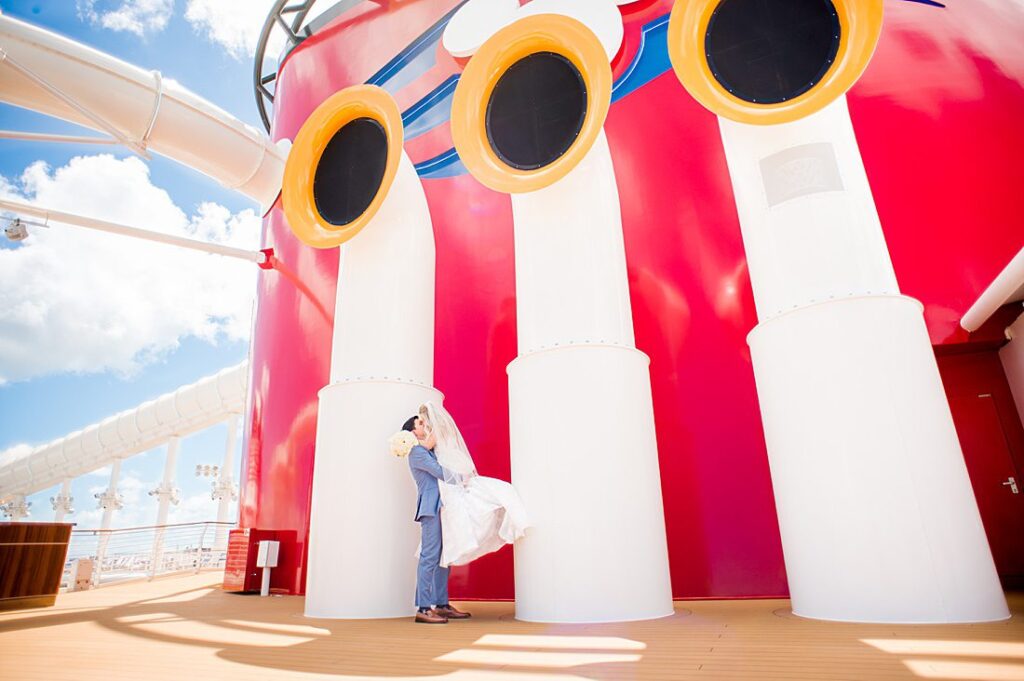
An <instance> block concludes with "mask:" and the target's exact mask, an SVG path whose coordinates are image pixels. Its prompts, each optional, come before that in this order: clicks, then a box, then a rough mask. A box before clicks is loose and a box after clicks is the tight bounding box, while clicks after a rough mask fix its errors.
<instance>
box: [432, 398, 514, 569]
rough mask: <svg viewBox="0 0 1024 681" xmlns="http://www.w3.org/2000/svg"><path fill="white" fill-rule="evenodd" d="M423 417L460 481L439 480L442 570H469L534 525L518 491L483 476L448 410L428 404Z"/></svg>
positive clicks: (449, 468) (438, 452)
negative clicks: (466, 567)
mask: <svg viewBox="0 0 1024 681" xmlns="http://www.w3.org/2000/svg"><path fill="white" fill-rule="evenodd" d="M420 416H421V417H422V418H424V419H425V420H426V422H427V425H428V428H429V429H430V432H432V433H433V434H434V435H435V436H436V438H437V444H436V446H435V447H434V453H435V454H436V455H437V461H438V463H440V464H441V466H442V468H444V469H445V470H447V471H449V472H450V473H451V474H452V475H453V476H454V478H453V479H451V480H443V481H442V480H439V481H438V483H437V484H438V488H439V489H440V492H441V537H442V549H441V567H449V566H452V565H465V564H467V563H469V562H472V561H474V560H476V559H477V558H479V557H480V556H484V555H487V554H488V553H492V552H494V551H497V550H498V549H500V548H501V547H502V546H504V545H505V544H511V543H513V542H514V541H515V540H516V539H519V538H520V537H522V536H523V534H524V533H525V532H526V529H527V528H528V527H529V526H530V523H529V519H528V518H527V515H526V509H525V508H524V507H523V502H522V500H521V499H520V498H519V494H518V493H517V492H516V490H515V488H514V487H512V485H510V484H509V483H507V482H505V481H504V480H498V479H497V478H487V477H484V476H482V475H477V472H476V466H474V465H473V458H472V457H471V456H470V454H469V450H468V449H467V448H466V443H465V442H464V441H463V439H462V434H461V433H459V429H458V427H457V426H456V425H455V421H454V420H453V419H452V417H451V415H450V414H449V413H448V412H447V411H446V410H445V409H444V407H442V406H440V405H437V404H434V403H433V402H428V403H426V404H425V405H423V407H421V408H420Z"/></svg>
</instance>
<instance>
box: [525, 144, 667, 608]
mask: <svg viewBox="0 0 1024 681" xmlns="http://www.w3.org/2000/svg"><path fill="white" fill-rule="evenodd" d="M512 211H513V215H514V219H515V249H516V305H517V308H516V309H517V330H518V337H519V356H518V357H517V358H516V360H515V361H513V362H512V363H511V364H510V365H509V367H508V374H509V410H510V435H511V457H512V482H513V484H514V485H515V487H516V489H517V490H518V491H519V494H520V495H521V496H522V499H523V502H524V504H525V505H526V509H527V511H528V512H529V514H530V520H531V522H532V523H533V528H531V529H530V530H529V531H528V532H527V534H526V536H525V537H524V538H523V539H520V540H519V541H518V542H516V548H515V579H516V617H517V618H518V619H522V620H529V621H538V622H613V621H627V620H640V619H651V618H655V617H664V616H667V615H671V614H672V611H673V610H672V592H671V585H670V581H669V567H668V548H667V543H666V537H665V517H664V510H663V507H662V498H661V478H660V472H659V468H658V449H657V442H656V440H655V431H654V410H653V406H652V402H651V385H650V374H649V370H648V364H649V359H648V358H647V356H646V355H645V354H643V353H642V352H640V351H639V350H637V349H636V347H635V342H634V336H633V317H632V310H631V307H630V301H629V285H628V281H627V277H626V256H625V250H624V247H623V237H622V217H621V211H620V206H619V194H618V187H617V185H616V181H615V171H614V168H613V166H612V159H611V154H610V152H609V149H608V141H607V139H606V137H605V134H604V132H601V134H600V135H599V137H598V138H597V140H596V141H595V143H594V146H593V148H592V149H591V150H590V152H589V153H588V154H587V156H586V157H584V159H583V161H582V162H581V163H580V165H579V166H577V167H576V168H574V169H573V170H572V171H570V173H569V174H568V175H566V176H565V177H564V178H562V179H561V180H559V181H558V182H556V183H555V184H553V185H551V186H550V187H546V188H544V189H541V190H538V191H534V192H529V193H525V194H513V195H512ZM601 498H604V499H613V501H612V502H611V506H610V507H609V508H608V509H607V510H608V512H603V511H601V510H600V506H601V503H600V502H599V499H601Z"/></svg>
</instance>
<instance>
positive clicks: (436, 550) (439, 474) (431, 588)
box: [402, 416, 470, 624]
mask: <svg viewBox="0 0 1024 681" xmlns="http://www.w3.org/2000/svg"><path fill="white" fill-rule="evenodd" d="M402 430H406V431H409V432H410V433H412V434H413V435H415V436H416V439H417V440H419V441H420V444H418V445H416V446H415V447H413V448H412V451H411V452H409V468H410V469H411V470H412V477H413V479H414V480H415V481H416V489H417V491H418V492H419V495H418V498H417V500H416V522H418V523H419V524H420V532H421V537H422V544H421V547H420V562H419V567H418V568H417V570H416V621H417V622H422V623H424V624H446V623H447V622H448V620H450V619H453V620H461V619H466V618H468V617H470V614H469V613H468V612H461V611H459V610H456V609H455V608H454V607H452V605H451V604H450V603H449V602H448V568H443V567H441V565H440V563H441V515H440V514H441V493H440V490H438V487H437V481H438V480H444V479H445V475H446V473H447V474H448V479H449V480H450V479H453V478H454V476H452V475H451V474H450V473H448V472H447V471H445V469H443V468H442V467H441V464H439V463H438V462H437V457H436V456H434V452H433V449H434V445H435V444H436V439H435V437H434V435H433V434H430V435H427V431H426V428H425V427H424V424H423V419H421V418H420V417H419V416H413V417H412V418H410V419H409V420H408V421H406V422H405V423H404V424H403V425H402Z"/></svg>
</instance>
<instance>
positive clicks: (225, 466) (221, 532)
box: [213, 414, 239, 551]
mask: <svg viewBox="0 0 1024 681" xmlns="http://www.w3.org/2000/svg"><path fill="white" fill-rule="evenodd" d="M238 421H239V418H238V414H232V415H231V416H230V418H228V420H227V421H226V422H225V425H226V426H227V429H228V437H227V442H226V443H225V446H224V461H223V462H222V464H221V467H220V476H219V477H218V478H217V482H216V483H214V485H213V498H214V500H216V502H217V522H218V523H227V522H230V520H231V518H230V514H231V502H232V501H234V500H235V499H237V498H238V487H237V486H236V485H235V481H234V475H233V473H234V470H235V446H236V445H237V443H238ZM227 546H228V527H227V526H226V525H223V524H218V525H217V534H216V538H215V539H214V542H213V548H214V550H215V551H223V550H224V549H226V548H227Z"/></svg>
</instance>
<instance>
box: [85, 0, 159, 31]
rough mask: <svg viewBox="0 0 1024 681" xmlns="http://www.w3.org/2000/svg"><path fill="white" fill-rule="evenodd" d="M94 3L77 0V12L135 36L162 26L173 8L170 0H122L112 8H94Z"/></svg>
mask: <svg viewBox="0 0 1024 681" xmlns="http://www.w3.org/2000/svg"><path fill="white" fill-rule="evenodd" d="M104 4H105V5H106V6H107V7H109V4H107V3H104ZM96 5H97V0H78V14H79V16H80V17H82V18H83V19H85V20H87V21H90V22H92V23H94V24H99V25H100V26H103V27H104V28H108V29H110V30H112V31H128V32H129V33H134V34H135V35H138V36H144V35H146V34H147V33H158V32H160V31H162V30H164V28H165V27H166V26H167V22H168V21H170V19H171V14H173V12H174V0H123V1H122V2H121V4H120V5H119V6H117V7H116V8H113V9H97V8H96Z"/></svg>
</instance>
